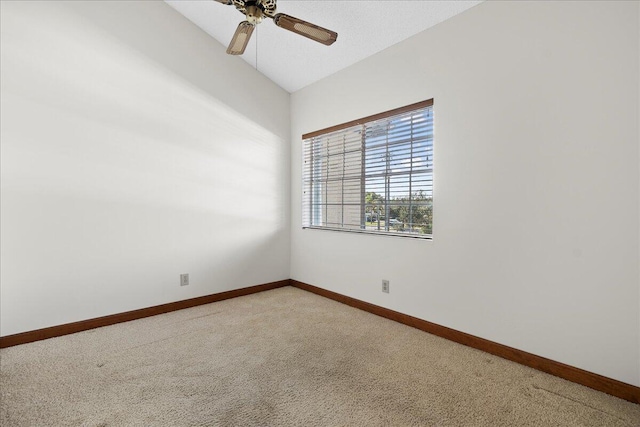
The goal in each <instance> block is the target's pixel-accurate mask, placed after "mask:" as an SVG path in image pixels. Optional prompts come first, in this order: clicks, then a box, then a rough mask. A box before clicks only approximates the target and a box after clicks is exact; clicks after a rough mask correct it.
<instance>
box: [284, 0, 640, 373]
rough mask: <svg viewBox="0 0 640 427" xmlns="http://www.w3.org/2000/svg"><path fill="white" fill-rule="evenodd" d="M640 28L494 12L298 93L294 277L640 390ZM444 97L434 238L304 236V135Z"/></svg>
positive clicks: (565, 16) (546, 7)
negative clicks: (385, 285) (383, 284)
mask: <svg viewBox="0 0 640 427" xmlns="http://www.w3.org/2000/svg"><path fill="white" fill-rule="evenodd" d="M638 16H639V15H638V3H637V2H619V3H615V2H591V1H587V2H486V3H483V4H480V5H479V6H476V7H474V8H472V9H470V10H468V11H466V12H464V13H463V14H461V15H459V16H456V17H454V18H453V19H451V20H449V21H446V22H444V23H442V24H440V25H438V26H436V27H434V28H432V29H430V30H427V31H425V32H423V33H421V34H419V35H417V36H415V37H413V38H411V39H409V40H407V41H404V42H402V43H400V44H398V45H395V46H393V47H391V48H389V49H387V50H385V51H383V52H381V53H379V54H377V55H375V56H373V57H371V58H368V59H366V60H364V61H362V62H360V63H358V64H356V65H354V66H352V67H350V68H348V69H346V70H344V71H342V72H339V73H337V74H335V75H333V76H331V77H329V78H327V79H324V80H322V81H320V82H318V83H316V84H313V85H311V86H309V87H307V88H305V89H303V90H301V91H298V92H296V93H294V94H293V95H292V100H291V111H292V147H293V148H292V172H291V174H292V186H291V188H292V247H291V254H292V257H291V276H292V278H293V279H297V280H300V281H303V282H306V283H310V284H313V285H316V286H320V287H323V288H326V289H329V290H332V291H336V292H339V293H342V294H346V295H349V296H352V297H355V298H358V299H361V300H365V301H368V302H371V303H374V304H378V305H381V306H384V307H388V308H391V309H393V310H397V311H400V312H403V313H407V314H410V315H413V316H416V317H419V318H422V319H426V320H429V321H432V322H435V323H438V324H441V325H445V326H448V327H451V328H454V329H457V330H460V331H464V332H467V333H470V334H474V335H477V336H480V337H483V338H487V339H489V340H493V341H496V342H499V343H502V344H505V345H508V346H512V347H515V348H518V349H521V350H524V351H528V352H531V353H534V354H537V355H540V356H544V357H548V358H550V359H553V360H557V361H560V362H564V363H567V364H569V365H573V366H576V367H579V368H582V369H586V370H588V371H591V372H596V373H598V374H602V375H605V376H608V377H611V378H615V379H618V380H621V381H625V382H627V383H631V384H634V385H640V354H639V349H640V322H639V318H640V307H639V301H640V295H639V294H640V284H639V283H640V280H639V279H640V277H639V267H640V265H639V250H638V243H639V239H638V236H639V221H640V219H639V218H640V213H639V208H638V204H639V189H640V188H639V164H638V156H639V145H638V140H639V134H638V120H639V116H638V113H639V111H638V99H639V98H638V96H639V95H638V94H639V87H638V85H639V69H638V61H639V53H638V52H639V50H638V43H639V41H638ZM430 98H434V99H435V106H434V108H435V110H434V111H435V126H436V137H435V143H434V147H435V154H434V159H435V169H434V183H435V187H434V239H433V241H424V240H414V239H403V238H397V237H384V236H383V237H380V236H367V235H360V234H348V233H336V232H329V231H321V230H302V229H301V220H300V218H301V213H300V205H301V188H300V175H301V164H300V159H301V143H300V136H301V134H303V133H306V132H311V131H315V130H318V129H322V128H325V127H328V126H331V125H335V124H338V123H343V122H346V121H349V120H353V119H357V118H360V117H364V116H367V115H370V114H374V113H378V112H382V111H385V110H389V109H392V108H395V107H400V106H403V105H407V104H410V103H413V102H417V101H421V100H425V99H430ZM383 278H384V279H389V280H390V282H391V283H390V284H391V293H390V294H388V295H386V294H383V293H382V292H381V291H380V281H381V279H383Z"/></svg>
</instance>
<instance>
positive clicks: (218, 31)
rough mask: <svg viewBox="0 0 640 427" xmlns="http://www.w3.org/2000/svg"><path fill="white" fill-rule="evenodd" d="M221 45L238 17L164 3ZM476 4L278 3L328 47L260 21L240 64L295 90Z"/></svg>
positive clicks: (426, 0)
mask: <svg viewBox="0 0 640 427" xmlns="http://www.w3.org/2000/svg"><path fill="white" fill-rule="evenodd" d="M165 1H166V2H167V3H168V4H169V5H171V6H172V7H173V8H175V9H176V10H177V11H178V12H180V13H181V14H183V15H184V16H185V17H187V18H188V19H189V20H191V21H192V22H193V23H195V24H196V25H197V26H199V27H200V28H202V29H203V30H204V31H205V32H207V33H208V34H210V35H211V37H213V38H214V39H216V40H217V41H218V42H220V43H221V44H222V45H224V46H225V47H226V46H227V45H228V44H229V42H230V41H231V38H232V36H233V34H234V32H235V30H236V27H237V25H238V23H240V22H241V21H243V20H244V18H245V17H244V15H242V14H241V13H240V12H239V11H237V10H236V8H235V7H233V6H227V5H224V4H222V3H218V2H217V1H213V0H195V1H194V0H165ZM478 3H481V1H450V0H449V1H430V0H410V1H403V0H398V1H395V0H394V1H384V0H367V1H353V0H348V1H345V0H342V1H327V0H316V1H313V0H305V1H299V0H278V3H277V6H278V10H277V11H278V12H281V13H286V14H288V15H292V16H295V17H296V18H300V19H302V20H305V21H308V22H311V23H313V24H316V25H319V26H322V27H325V28H328V29H330V30H333V31H336V32H337V33H338V40H337V41H336V42H335V43H334V44H333V45H331V46H325V45H322V44H320V43H316V42H314V41H312V40H309V39H307V38H305V37H301V36H299V35H297V34H294V33H292V32H289V31H286V30H284V29H282V28H279V27H277V26H276V25H274V23H273V21H272V20H270V19H266V20H265V21H263V22H262V23H261V24H260V25H258V26H257V27H256V29H255V30H254V32H253V36H252V38H251V40H250V42H249V45H248V46H247V49H246V50H245V53H244V55H242V56H241V57H238V58H237V60H238V61H241V60H244V61H246V62H248V63H249V64H251V65H252V66H253V67H255V68H256V69H257V70H258V71H259V72H261V73H262V74H264V75H265V76H267V77H268V78H269V79H271V80H272V81H273V82H275V83H276V84H278V85H279V86H280V87H282V88H283V89H285V90H286V91H288V92H295V91H297V90H299V89H301V88H303V87H305V86H307V85H309V84H311V83H313V82H315V81H318V80H320V79H322V78H324V77H326V76H329V75H331V74H333V73H335V72H337V71H339V70H341V69H343V68H346V67H348V66H349V65H351V64H354V63H356V62H358V61H360V60H362V59H364V58H366V57H368V56H371V55H373V54H375V53H377V52H380V51H381V50H384V49H386V48H387V47H389V46H391V45H394V44H396V43H398V42H400V41H402V40H404V39H406V38H409V37H411V36H412V35H414V34H417V33H419V32H421V31H424V30H426V29H427V28H429V27H432V26H434V25H436V24H439V23H440V22H442V21H445V20H447V19H449V18H451V17H452V16H455V15H457V14H459V13H461V12H464V11H465V10H467V9H469V8H470V7H473V6H475V5H476V4H478Z"/></svg>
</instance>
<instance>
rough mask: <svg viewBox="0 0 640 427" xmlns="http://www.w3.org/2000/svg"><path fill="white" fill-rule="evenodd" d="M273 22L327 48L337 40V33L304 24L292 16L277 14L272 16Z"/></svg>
mask: <svg viewBox="0 0 640 427" xmlns="http://www.w3.org/2000/svg"><path fill="white" fill-rule="evenodd" d="M273 22H274V23H275V24H276V25H277V26H278V27H282V28H284V29H285V30H289V31H293V32H294V33H297V34H300V35H301V36H305V37H307V38H310V39H311V40H315V41H317V42H318V43H322V44H325V45H327V46H329V45H331V44H333V42H335V41H336V40H337V39H338V33H336V32H335V31H331V30H327V29H326V28H322V27H319V26H317V25H314V24H311V23H309V22H305V21H303V20H301V19H298V18H294V17H293V16H289V15H285V14H284V13H277V14H276V15H274V17H273Z"/></svg>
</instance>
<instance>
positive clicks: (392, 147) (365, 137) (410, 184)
mask: <svg viewBox="0 0 640 427" xmlns="http://www.w3.org/2000/svg"><path fill="white" fill-rule="evenodd" d="M302 139H303V173H302V180H303V182H302V186H303V199H302V200H303V202H302V204H303V206H302V227H303V228H321V229H330V230H341V231H356V232H361V233H375V234H392V235H399V236H409V237H422V238H430V237H431V236H432V232H433V100H429V101H424V102H420V103H417V104H413V105H409V106H406V107H402V108H398V109H395V110H392V111H388V112H386V113H381V114H377V115H375V116H370V117H366V118H364V119H360V120H356V121H353V122H349V123H345V124H342V125H338V126H334V127H332V128H329V129H324V130H320V131H317V132H312V133H309V134H306V135H303V136H302Z"/></svg>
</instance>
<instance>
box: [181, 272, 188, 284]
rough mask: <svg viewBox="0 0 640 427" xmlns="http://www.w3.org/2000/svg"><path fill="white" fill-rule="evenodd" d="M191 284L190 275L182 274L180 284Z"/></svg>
mask: <svg viewBox="0 0 640 427" xmlns="http://www.w3.org/2000/svg"><path fill="white" fill-rule="evenodd" d="M188 284H189V275H188V274H181V275H180V286H187V285H188Z"/></svg>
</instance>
